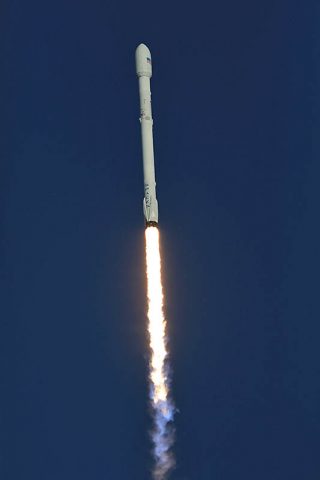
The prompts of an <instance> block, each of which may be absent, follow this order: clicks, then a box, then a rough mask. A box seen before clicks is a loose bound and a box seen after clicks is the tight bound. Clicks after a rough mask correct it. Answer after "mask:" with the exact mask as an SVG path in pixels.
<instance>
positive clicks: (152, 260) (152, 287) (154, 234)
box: [146, 226, 175, 480]
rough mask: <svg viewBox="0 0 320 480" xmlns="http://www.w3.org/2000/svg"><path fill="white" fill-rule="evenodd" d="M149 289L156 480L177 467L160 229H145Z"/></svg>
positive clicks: (159, 479) (151, 387)
mask: <svg viewBox="0 0 320 480" xmlns="http://www.w3.org/2000/svg"><path fill="white" fill-rule="evenodd" d="M146 264H147V288H148V292H147V293H148V332H149V339H150V350H151V353H150V365H149V371H150V375H149V381H150V401H151V408H152V413H153V422H154V423H153V430H152V442H153V455H154V459H155V466H154V469H153V477H154V480H165V479H166V478H168V474H169V472H170V470H171V469H172V468H173V467H174V465H175V460H174V457H173V454H172V452H171V447H172V445H173V442H174V432H173V424H172V422H173V417H174V412H175V409H174V405H173V402H172V400H171V399H170V388H169V387H170V385H169V384H170V382H169V373H170V372H169V365H168V350H167V341H166V320H165V317H164V313H163V289H162V282H161V257H160V246H159V230H158V228H157V227H154V226H151V227H148V228H147V229H146Z"/></svg>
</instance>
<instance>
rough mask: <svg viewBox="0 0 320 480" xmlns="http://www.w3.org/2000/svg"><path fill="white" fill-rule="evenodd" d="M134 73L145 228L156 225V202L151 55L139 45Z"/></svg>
mask: <svg viewBox="0 0 320 480" xmlns="http://www.w3.org/2000/svg"><path fill="white" fill-rule="evenodd" d="M136 72H137V75H138V78H139V95H140V123H141V140H142V160H143V177H144V199H143V213H144V216H145V219H146V226H147V227H148V226H151V225H153V226H157V225H158V202H157V197H156V179H155V169H154V152H153V133H152V128H153V120H152V109H151V90H150V78H151V76H152V62H151V53H150V50H149V49H148V47H146V45H144V44H143V43H141V44H140V45H139V46H138V47H137V49H136Z"/></svg>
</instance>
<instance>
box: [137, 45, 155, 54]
mask: <svg viewBox="0 0 320 480" xmlns="http://www.w3.org/2000/svg"><path fill="white" fill-rule="evenodd" d="M136 55H146V56H148V55H149V57H151V53H150V50H149V48H148V47H147V45H145V44H144V43H140V45H138V46H137V49H136Z"/></svg>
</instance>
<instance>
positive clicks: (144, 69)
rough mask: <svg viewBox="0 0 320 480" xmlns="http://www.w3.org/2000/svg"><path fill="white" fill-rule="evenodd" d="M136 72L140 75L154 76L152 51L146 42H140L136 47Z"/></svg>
mask: <svg viewBox="0 0 320 480" xmlns="http://www.w3.org/2000/svg"><path fill="white" fill-rule="evenodd" d="M136 72H137V75H138V77H143V76H145V77H151V76H152V66H151V53H150V50H149V48H148V47H147V46H146V45H145V44H144V43H140V45H139V46H138V47H137V49H136Z"/></svg>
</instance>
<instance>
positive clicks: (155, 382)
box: [136, 44, 175, 480]
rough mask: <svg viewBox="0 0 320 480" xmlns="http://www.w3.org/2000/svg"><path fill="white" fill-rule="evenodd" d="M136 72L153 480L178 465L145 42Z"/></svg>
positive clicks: (161, 479) (149, 71)
mask: <svg viewBox="0 0 320 480" xmlns="http://www.w3.org/2000/svg"><path fill="white" fill-rule="evenodd" d="M136 72H137V75H138V78H139V93H140V123H141V139H142V159H143V175H144V199H143V213H144V216H145V220H146V231H145V241H146V273H147V297H148V335H149V347H150V361H149V386H150V404H151V410H152V416H153V429H152V432H151V437H152V443H153V456H154V460H155V464H154V468H153V478H154V480H166V479H167V478H168V475H169V473H170V471H171V469H172V468H173V467H174V465H175V459H174V456H173V454H172V446H173V442H174V429H173V418H174V414H175V407H174V404H173V402H172V400H171V394H170V366H169V361H168V353H169V352H168V342H167V321H166V318H165V314H164V293H163V287H162V275H161V251H160V231H159V229H158V202H157V197H156V180H155V168H154V153H153V132H152V128H153V120H152V109H151V91H150V78H151V76H152V64H151V54H150V50H149V49H148V47H146V46H145V45H144V44H141V45H139V46H138V48H137V50H136Z"/></svg>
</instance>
